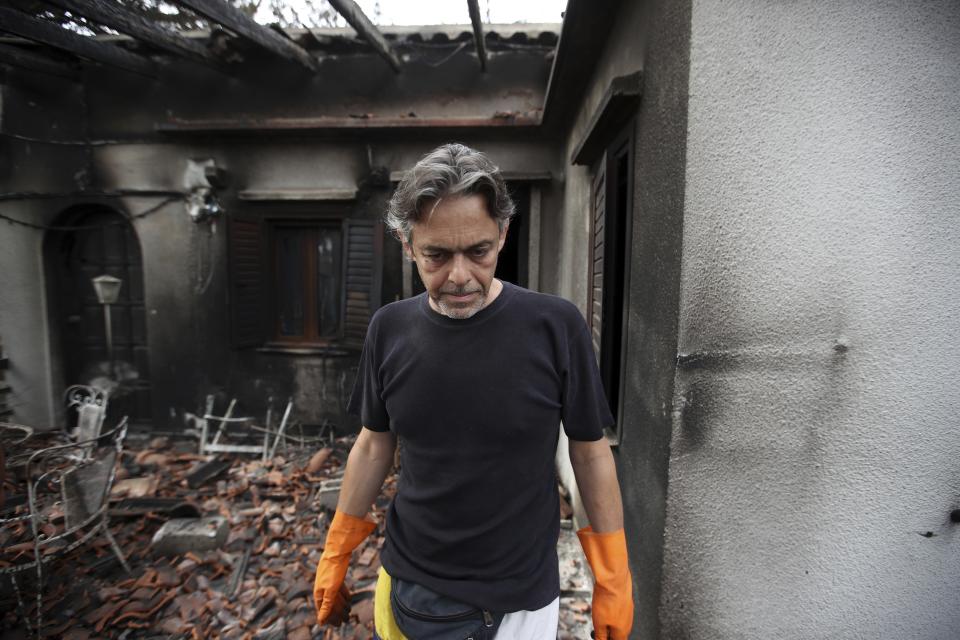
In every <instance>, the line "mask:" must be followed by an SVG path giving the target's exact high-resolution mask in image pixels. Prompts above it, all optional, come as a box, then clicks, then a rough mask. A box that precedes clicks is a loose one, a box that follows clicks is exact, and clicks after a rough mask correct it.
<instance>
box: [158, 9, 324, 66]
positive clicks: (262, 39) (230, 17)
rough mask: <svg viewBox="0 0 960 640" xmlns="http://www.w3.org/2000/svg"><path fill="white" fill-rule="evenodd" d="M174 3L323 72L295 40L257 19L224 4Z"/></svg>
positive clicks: (288, 58)
mask: <svg viewBox="0 0 960 640" xmlns="http://www.w3.org/2000/svg"><path fill="white" fill-rule="evenodd" d="M173 1H174V2H175V3H176V4H178V5H180V6H182V7H186V8H187V9H190V10H191V11H195V12H197V13H199V14H200V15H202V16H203V17H204V18H206V19H207V20H211V21H213V22H216V23H217V24H219V25H221V26H223V27H225V28H226V29H228V30H229V31H232V32H233V33H236V34H237V35H239V36H242V37H244V38H246V39H247V40H250V41H251V42H253V43H254V44H256V45H258V46H259V47H262V48H263V49H266V50H267V51H270V52H272V53H274V54H276V55H278V56H280V57H283V58H286V59H287V60H292V61H294V62H296V63H298V64H300V65H303V66H304V67H306V68H307V69H309V70H310V71H314V72H316V71H319V70H320V63H319V62H318V61H317V59H316V58H314V57H313V56H311V55H310V53H309V52H307V50H306V49H304V48H303V47H301V46H300V45H298V44H296V43H295V42H293V41H292V40H289V39H288V38H284V37H283V36H282V35H280V34H279V33H277V32H276V31H274V30H273V29H270V28H269V27H265V26H263V25H261V24H257V22H255V21H254V19H253V18H251V17H250V16H248V15H247V14H245V13H243V12H242V11H240V10H239V9H237V8H235V7H233V6H232V5H230V4H228V3H226V2H224V1H223V0H173Z"/></svg>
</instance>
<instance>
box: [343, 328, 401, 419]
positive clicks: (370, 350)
mask: <svg viewBox="0 0 960 640" xmlns="http://www.w3.org/2000/svg"><path fill="white" fill-rule="evenodd" d="M375 320H376V317H374V320H373V321H371V323H370V328H369V330H368V331H367V337H366V339H365V340H364V341H363V352H362V353H361V354H360V365H359V366H358V368H357V378H356V380H355V381H354V383H353V393H352V394H350V402H349V403H348V404H347V412H348V413H350V414H352V415H355V416H357V417H358V418H360V423H361V424H362V425H363V426H364V427H366V428H368V429H370V430H371V431H389V429H390V416H389V415H388V414H387V407H386V405H385V404H384V402H383V394H382V391H381V388H380V365H379V362H378V358H377V355H376V354H377V348H376V343H377V338H376V335H377V331H376V322H375Z"/></svg>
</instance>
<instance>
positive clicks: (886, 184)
mask: <svg viewBox="0 0 960 640" xmlns="http://www.w3.org/2000/svg"><path fill="white" fill-rule="evenodd" d="M690 57H691V60H690V80H689V83H690V84H689V86H690V91H689V138H688V142H687V161H688V163H687V175H686V212H685V221H684V229H683V272H682V295H681V307H680V313H681V318H680V323H681V324H680V344H679V349H680V352H681V354H685V356H684V358H682V364H681V366H680V367H679V369H678V374H677V385H676V399H675V405H674V409H675V424H674V433H673V440H672V444H671V466H670V485H669V502H668V520H667V528H666V551H665V553H666V558H665V563H664V587H663V588H664V596H663V605H662V624H663V635H664V637H669V638H703V639H711V640H713V639H717V638H738V639H739V638H771V637H775V638H897V639H908V638H917V639H920V638H923V639H930V638H955V637H957V634H958V631H957V630H958V628H960V589H958V585H960V577H958V576H960V525H955V524H951V523H950V520H949V517H948V514H949V513H950V511H951V509H956V508H957V507H958V506H960V430H958V423H957V415H958V414H960V346H958V345H960V340H958V333H960V329H958V323H957V318H958V316H960V298H958V296H957V291H958V289H960V250H958V247H960V180H958V176H960V65H958V64H957V63H958V61H960V5H958V4H957V3H956V2H954V1H952V0H942V1H939V2H924V3H905V2H881V3H868V4H863V3H855V2H839V3H822V2H797V3H761V2H750V1H747V0H742V1H738V2H719V1H715V0H695V1H694V3H693V13H692V27H691V54H690ZM927 532H929V536H930V537H927V535H921V534H927Z"/></svg>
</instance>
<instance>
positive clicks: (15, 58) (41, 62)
mask: <svg viewBox="0 0 960 640" xmlns="http://www.w3.org/2000/svg"><path fill="white" fill-rule="evenodd" d="M0 64H6V65H12V66H14V67H20V68H22V69H29V70H30V71H39V72H40V73H48V74H50V75H55V76H61V77H64V78H69V79H71V80H77V79H79V77H80V73H79V72H78V71H77V70H76V69H74V68H73V67H70V66H69V65H66V64H63V63H62V62H58V61H56V60H52V59H50V58H47V57H46V56H40V55H37V54H35V53H32V52H30V51H24V50H23V49H22V48H20V47H8V46H6V45H0Z"/></svg>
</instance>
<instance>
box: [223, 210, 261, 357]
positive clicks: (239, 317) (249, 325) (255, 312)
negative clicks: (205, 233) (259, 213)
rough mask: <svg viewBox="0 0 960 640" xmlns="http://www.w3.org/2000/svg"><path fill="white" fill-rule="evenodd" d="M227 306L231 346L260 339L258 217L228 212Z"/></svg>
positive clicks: (252, 342)
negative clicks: (228, 269)
mask: <svg viewBox="0 0 960 640" xmlns="http://www.w3.org/2000/svg"><path fill="white" fill-rule="evenodd" d="M229 238H230V307H231V315H232V320H233V323H232V324H233V327H232V336H233V344H234V346H235V347H252V346H257V345H261V344H263V342H264V339H265V334H264V328H263V315H262V310H263V306H264V299H263V298H264V296H263V293H264V287H263V284H264V283H263V277H264V260H263V254H264V246H263V243H264V238H263V225H262V221H261V219H260V218H253V217H240V216H236V215H234V216H231V218H230V225H229Z"/></svg>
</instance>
